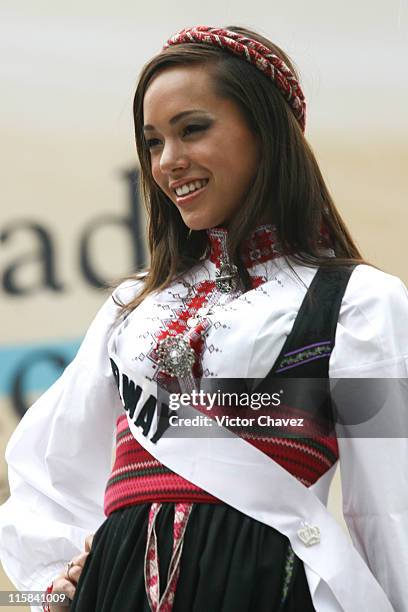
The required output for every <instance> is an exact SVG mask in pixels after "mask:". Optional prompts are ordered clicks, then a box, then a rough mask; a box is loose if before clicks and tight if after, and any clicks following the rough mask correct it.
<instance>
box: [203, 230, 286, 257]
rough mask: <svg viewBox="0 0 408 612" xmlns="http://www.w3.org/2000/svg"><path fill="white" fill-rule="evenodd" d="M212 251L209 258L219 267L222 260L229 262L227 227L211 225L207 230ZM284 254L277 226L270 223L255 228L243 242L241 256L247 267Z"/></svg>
mask: <svg viewBox="0 0 408 612" xmlns="http://www.w3.org/2000/svg"><path fill="white" fill-rule="evenodd" d="M206 233H207V237H208V241H209V245H210V252H209V259H210V261H212V263H214V264H215V265H216V266H217V267H220V266H221V263H222V262H228V261H229V257H228V251H227V237H228V229H227V228H225V227H220V226H218V227H211V228H209V229H207V230H206ZM281 255H282V253H281V250H280V246H279V242H278V238H277V233H276V227H275V226H274V225H272V224H270V223H264V224H262V225H258V226H257V227H256V228H255V229H253V230H252V231H251V232H250V233H249V235H248V236H247V238H245V239H244V240H243V242H242V244H241V257H242V261H243V264H244V266H245V267H246V268H251V267H252V266H255V265H256V264H259V263H263V262H264V261H267V260H269V259H273V258H274V257H280V256H281Z"/></svg>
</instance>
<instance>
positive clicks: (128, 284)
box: [111, 272, 147, 304]
mask: <svg viewBox="0 0 408 612" xmlns="http://www.w3.org/2000/svg"><path fill="white" fill-rule="evenodd" d="M146 275H147V272H143V275H142V274H141V275H140V278H128V279H126V280H125V281H123V282H122V283H120V285H118V286H117V287H115V289H114V290H113V292H112V295H111V299H112V301H113V302H115V303H118V302H119V303H122V304H128V303H129V302H130V301H131V300H133V299H134V298H135V297H136V296H137V294H138V293H139V292H140V290H141V289H142V286H143V282H144V277H145V276H146Z"/></svg>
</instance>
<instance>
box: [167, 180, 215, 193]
mask: <svg viewBox="0 0 408 612" xmlns="http://www.w3.org/2000/svg"><path fill="white" fill-rule="evenodd" d="M207 182H208V179H204V180H202V181H200V180H197V181H194V183H186V184H185V185H183V186H182V187H177V188H176V189H175V192H176V194H177V195H178V196H184V195H187V194H188V193H190V192H192V191H195V190H196V189H201V187H204V185H206V184H207Z"/></svg>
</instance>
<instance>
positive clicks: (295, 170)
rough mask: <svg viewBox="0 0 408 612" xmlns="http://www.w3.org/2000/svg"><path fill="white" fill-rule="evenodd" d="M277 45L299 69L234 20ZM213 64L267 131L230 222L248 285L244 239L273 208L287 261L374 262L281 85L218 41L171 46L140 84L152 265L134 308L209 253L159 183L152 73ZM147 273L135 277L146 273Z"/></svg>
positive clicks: (222, 83)
mask: <svg viewBox="0 0 408 612" xmlns="http://www.w3.org/2000/svg"><path fill="white" fill-rule="evenodd" d="M226 29H228V30H233V31H234V32H238V33H240V34H243V35H244V36H247V37H249V38H253V39H255V40H257V41H259V42H261V43H263V44H264V45H265V46H267V47H268V48H270V49H271V50H272V52H273V53H275V54H276V55H278V56H279V57H280V58H282V59H283V60H284V62H285V63H286V64H287V65H288V66H289V68H290V69H291V70H292V71H293V73H294V74H295V75H296V76H297V73H296V70H295V68H294V66H293V64H292V62H291V60H290V59H289V57H288V56H287V55H286V53H284V52H283V51H282V50H281V49H280V48H279V47H278V46H277V45H275V44H274V43H272V42H271V41H270V40H268V39H266V38H265V37H263V36H261V35H259V34H258V33H256V32H253V31H252V30H248V29H246V28H242V27H236V26H227V28H226ZM192 64H196V65H205V66H207V67H208V69H209V71H210V75H211V77H212V79H213V82H214V88H215V93H216V95H218V96H220V97H223V98H228V99H230V100H232V101H233V102H234V103H235V104H236V105H237V106H238V107H239V108H240V110H241V111H242V113H243V116H244V118H245V120H246V121H247V123H248V126H249V127H250V128H251V129H252V130H253V132H254V133H255V134H256V135H257V136H258V137H259V138H260V143H261V161H260V164H259V169H258V172H257V175H256V176H255V177H254V181H253V184H252V186H251V188H250V190H249V192H248V194H247V197H246V201H245V202H244V204H243V205H242V206H241V208H240V209H239V210H238V211H237V212H236V213H235V215H234V217H233V218H232V220H231V221H230V222H229V224H228V251H229V255H230V258H231V260H232V261H233V262H234V263H235V264H236V265H237V267H238V270H239V273H240V276H241V279H242V281H243V284H244V287H245V289H249V288H250V287H251V285H250V278H249V274H248V272H247V270H246V268H245V267H244V266H243V264H242V261H241V258H240V245H241V242H242V240H243V239H244V238H245V237H246V236H247V235H248V233H249V232H250V231H251V229H252V228H253V227H254V226H255V224H256V223H257V221H258V220H259V219H263V218H264V217H265V214H268V218H269V219H270V220H271V222H272V223H274V224H275V225H276V230H277V235H278V239H279V242H280V244H281V248H282V251H283V252H284V253H287V254H290V255H286V258H287V260H288V261H289V262H290V261H294V262H300V263H302V264H304V265H308V266H332V265H336V266H338V265H339V264H340V265H341V264H351V263H366V262H365V261H364V260H363V259H362V256H361V254H360V252H359V250H358V248H357V246H356V245H355V243H354V241H353V239H352V238H351V235H350V233H349V231H348V230H347V228H346V225H345V223H344V222H343V220H342V218H341V216H340V214H339V212H338V211H337V209H336V207H335V205H334V202H333V200H332V198H331V196H330V193H329V191H328V188H327V187H326V184H325V182H324V179H323V177H322V174H321V172H320V169H319V166H318V164H317V161H316V159H315V156H314V154H313V152H312V150H311V148H310V146H309V144H308V143H307V141H306V139H305V137H304V135H303V133H302V130H301V128H300V126H299V124H298V121H297V120H296V118H295V116H294V115H293V113H292V111H291V109H290V107H289V105H288V104H287V102H286V101H285V100H284V98H283V96H282V94H281V93H280V92H279V91H278V89H277V88H276V86H275V85H274V84H273V83H272V82H271V81H270V80H269V79H268V78H266V77H265V76H264V75H263V74H262V72H261V71H259V70H258V69H257V68H255V67H254V66H252V65H251V64H249V63H248V62H246V61H244V60H242V59H240V58H238V57H236V56H234V55H232V54H231V53H230V52H228V51H225V50H224V49H220V48H217V47H213V46H211V45H206V44H201V43H188V44H179V45H175V46H170V47H169V48H167V49H166V50H165V51H162V52H160V53H159V54H157V55H156V56H154V57H153V58H152V59H151V60H150V61H149V62H148V63H147V64H146V65H145V66H144V68H143V69H142V72H141V74H140V77H139V82H138V85H137V88H136V92H135V97H134V103H133V114H134V125H135V137H136V148H137V153H138V156H139V161H140V186H141V193H142V198H143V201H144V204H145V206H146V209H147V214H148V244H149V251H150V266H149V268H148V270H147V274H146V273H145V276H144V283H143V288H142V290H141V292H139V294H138V295H137V297H136V298H134V299H133V300H132V301H131V302H129V303H128V304H122V303H120V304H119V305H120V306H122V307H123V309H124V310H127V311H131V310H133V309H134V308H135V307H136V306H137V305H138V304H139V303H140V302H141V301H142V300H143V299H144V298H145V297H146V296H147V295H148V294H150V293H151V292H152V291H156V290H161V289H164V288H165V287H167V286H168V285H169V284H170V283H171V282H172V281H174V279H175V278H177V277H178V276H179V275H181V274H183V273H184V272H185V271H186V270H188V269H189V268H191V267H192V266H194V265H196V264H197V263H198V262H199V261H200V260H201V259H202V258H203V257H205V256H206V254H207V253H208V239H207V234H206V231H205V230H199V231H192V232H190V231H189V228H188V227H187V226H186V225H185V223H184V222H183V220H182V218H181V215H180V213H179V211H178V209H177V208H176V206H175V205H174V203H173V202H171V201H170V200H169V198H168V197H167V196H166V195H165V194H164V193H163V192H162V191H161V190H160V188H159V187H158V185H157V184H156V183H155V181H154V179H153V176H152V172H151V164H150V153H149V150H148V148H147V145H146V141H145V139H144V136H143V129H142V128H143V122H144V119H143V100H144V96H145V93H146V90H147V88H148V86H149V83H150V82H151V80H152V78H153V77H154V76H156V75H157V74H158V72H159V71H162V70H165V69H166V68H169V67H174V66H186V65H188V66H191V65H192ZM322 227H324V228H325V231H326V232H327V235H328V240H329V243H330V246H331V248H332V249H333V250H334V253H335V257H332V256H329V255H328V254H324V253H323V252H322V249H321V247H320V243H319V240H320V238H321V233H320V232H321V228H322ZM142 274H143V272H138V273H136V274H134V275H132V276H131V277H127V278H133V279H139V278H141V275H142Z"/></svg>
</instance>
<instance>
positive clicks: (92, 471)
mask: <svg viewBox="0 0 408 612" xmlns="http://www.w3.org/2000/svg"><path fill="white" fill-rule="evenodd" d="M134 286H135V283H133V287H134ZM116 291H118V290H116ZM117 313H118V307H117V305H116V304H115V303H114V301H113V299H112V296H111V297H109V299H108V300H107V301H106V302H105V303H104V305H103V306H102V308H101V309H100V310H99V312H98V313H97V315H96V317H95V319H94V321H93V322H92V324H91V326H90V328H89V329H88V332H87V334H86V336H85V338H84V340H83V342H82V344H81V347H80V349H79V351H78V353H77V356H76V357H75V359H74V360H73V361H72V362H71V363H70V364H69V366H68V367H67V368H66V369H65V371H64V372H63V374H62V376H61V377H60V378H59V379H58V380H57V381H56V382H55V383H54V384H53V385H52V386H51V387H50V388H49V389H48V390H47V391H46V392H45V393H44V394H43V395H42V396H41V397H40V398H39V399H38V400H37V401H36V402H35V403H34V404H33V405H32V406H31V408H30V409H29V410H28V411H27V413H26V414H25V415H24V417H23V419H22V420H21V421H20V423H19V424H18V426H17V428H16V430H15V431H14V433H13V435H12V436H11V438H10V440H9V443H8V445H7V449H6V460H7V463H8V466H9V482H10V493H11V494H10V498H9V499H8V500H7V501H6V502H5V503H4V504H3V505H2V506H1V508H0V557H1V560H2V563H3V567H4V570H5V571H6V573H7V575H8V576H9V578H10V580H11V581H12V582H13V583H14V584H15V586H16V587H17V588H18V589H20V590H39V591H43V590H44V589H45V588H46V587H47V586H48V584H49V583H50V582H51V581H52V580H53V579H54V578H55V577H56V576H57V575H58V574H60V572H61V571H62V570H63V569H64V568H65V566H66V563H67V562H68V561H69V560H70V559H71V558H72V557H74V556H76V555H78V554H80V553H81V552H83V549H84V542H85V538H86V536H88V535H89V534H90V533H93V532H94V531H95V530H96V529H97V528H98V526H99V525H100V524H101V523H102V522H103V520H104V518H105V516H104V512H103V499H104V490H105V486H106V482H107V479H108V476H109V473H110V468H111V459H112V451H113V443H114V439H113V436H114V429H115V421H116V419H117V417H118V415H119V414H120V413H121V410H122V406H121V402H120V399H119V395H118V391H117V387H116V385H115V383H114V379H113V376H112V372H111V368H110V362H109V356H108V352H107V342H108V339H109V337H110V334H111V332H112V330H113V326H114V323H115V320H116V316H117ZM34 609H35V608H34ZM37 609H40V608H37Z"/></svg>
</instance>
